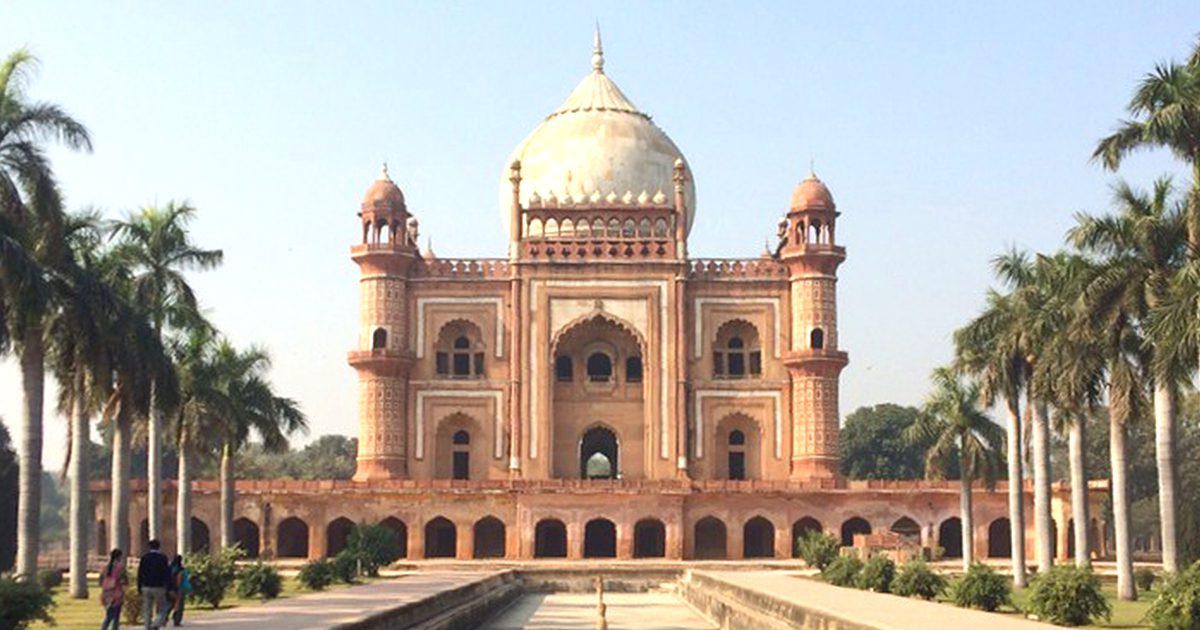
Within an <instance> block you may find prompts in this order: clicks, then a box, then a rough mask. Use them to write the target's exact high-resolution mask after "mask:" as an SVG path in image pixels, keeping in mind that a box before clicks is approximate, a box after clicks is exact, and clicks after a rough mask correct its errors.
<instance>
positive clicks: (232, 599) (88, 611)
mask: <svg viewBox="0 0 1200 630" xmlns="http://www.w3.org/2000/svg"><path fill="white" fill-rule="evenodd" d="M367 581H370V578H364V582H367ZM344 586H347V585H346V584H333V585H330V587H329V590H333V589H337V588H341V587H344ZM312 592H313V591H310V590H307V589H305V588H304V587H302V586H300V582H299V581H298V580H297V579H296V578H295V577H293V576H284V578H283V591H282V592H281V593H280V594H279V598H280V599H283V598H286V597H295V596H297V595H304V594H307V593H312ZM88 595H89V597H88V599H72V598H71V597H70V596H69V595H68V594H67V588H66V585H65V584H64V585H63V586H61V587H59V588H57V589H55V592H54V609H53V610H51V611H50V614H51V615H52V616H53V617H54V621H55V625H53V626H49V625H46V624H44V623H35V624H33V625H31V626H29V629H30V630H94V629H95V628H98V627H100V622H101V621H103V620H104V609H103V608H102V607H101V606H100V589H98V588H96V586H95V584H91V585H90V587H89V589H88ZM260 603H262V600H259V599H243V598H240V597H238V596H237V589H236V587H235V588H231V589H229V595H228V597H226V598H225V601H223V602H221V608H220V610H226V609H228V608H234V607H237V606H254V605H257V604H260ZM212 611H213V609H212V608H209V607H208V605H206V604H193V603H192V602H188V608H187V610H186V612H185V613H184V618H183V622H184V626H186V625H187V620H188V618H189V617H193V616H203V615H206V614H208V613H211V612H212ZM121 627H123V628H124V627H133V626H130V624H128V623H127V622H126V621H125V617H124V616H122V617H121ZM136 627H139V628H140V627H141V625H140V624H138V625H137V626H136Z"/></svg>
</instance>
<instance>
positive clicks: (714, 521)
mask: <svg viewBox="0 0 1200 630" xmlns="http://www.w3.org/2000/svg"><path fill="white" fill-rule="evenodd" d="M692 531H693V533H694V534H695V535H694V536H693V539H694V545H693V548H694V549H695V552H694V553H693V555H694V556H695V557H696V559H697V560H724V559H725V558H727V557H728V549H727V547H726V543H725V538H726V534H725V523H724V522H723V521H721V519H719V518H717V517H715V516H706V517H704V518H702V519H700V520H698V521H696V525H695V526H694V527H693V528H692Z"/></svg>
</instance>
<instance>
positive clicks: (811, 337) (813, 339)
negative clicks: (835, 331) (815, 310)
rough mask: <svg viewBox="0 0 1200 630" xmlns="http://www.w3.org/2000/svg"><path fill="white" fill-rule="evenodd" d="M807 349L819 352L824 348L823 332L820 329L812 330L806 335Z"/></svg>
mask: <svg viewBox="0 0 1200 630" xmlns="http://www.w3.org/2000/svg"><path fill="white" fill-rule="evenodd" d="M808 347H810V348H812V349H813V350H821V349H823V348H824V347H825V331H824V330H822V329H820V328H814V329H812V332H810V333H808Z"/></svg>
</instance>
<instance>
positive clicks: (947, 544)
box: [937, 516, 963, 558]
mask: <svg viewBox="0 0 1200 630" xmlns="http://www.w3.org/2000/svg"><path fill="white" fill-rule="evenodd" d="M937 544H938V546H939V547H941V548H942V557H943V558H961V557H963V539H962V520H960V519H959V518H958V517H957V516H951V517H950V518H948V519H946V520H944V521H942V524H941V525H938V543H937Z"/></svg>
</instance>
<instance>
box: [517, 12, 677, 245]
mask: <svg viewBox="0 0 1200 630" xmlns="http://www.w3.org/2000/svg"><path fill="white" fill-rule="evenodd" d="M677 159H682V160H684V164H685V166H686V164H687V160H686V158H684V157H683V154H682V153H681V152H680V151H679V147H677V146H675V143H674V142H672V141H671V139H670V138H668V137H667V134H665V133H663V130H662V129H659V128H658V126H657V125H655V124H654V123H653V122H652V121H651V120H650V116H648V115H646V114H644V113H642V112H641V111H639V110H638V108H637V107H636V106H634V104H633V103H632V102H630V100H629V99H628V98H627V97H626V96H625V94H623V93H622V92H621V90H620V88H618V87H617V86H616V84H615V83H613V82H612V80H611V79H609V78H608V76H607V75H605V74H604V54H603V51H602V49H601V47H600V35H599V32H597V34H596V43H595V49H594V51H593V53H592V71H591V73H590V74H588V75H587V76H586V77H584V79H583V80H582V81H580V82H579V85H577V86H575V89H574V90H572V91H571V94H570V95H569V96H568V97H567V100H566V101H565V102H563V104H562V105H560V106H559V107H558V109H556V110H554V111H553V112H551V113H550V115H549V116H546V118H545V119H544V120H543V121H542V123H541V124H540V125H538V126H537V127H536V128H535V129H534V130H533V131H532V132H531V133H530V134H529V135H528V136H526V138H525V139H524V140H522V141H521V143H520V144H519V145H517V148H516V150H514V151H513V152H512V155H510V156H509V158H508V160H506V161H505V163H504V169H503V172H502V174H501V177H500V216H501V217H502V218H503V220H504V228H505V231H506V232H507V231H508V229H509V225H508V224H509V221H510V212H511V203H512V184H511V183H510V182H509V180H508V177H509V171H508V167H509V165H510V164H512V162H513V160H520V161H521V204H522V205H528V203H529V198H530V197H531V196H535V194H536V196H537V197H541V198H543V199H545V198H549V197H552V196H553V197H557V198H559V199H561V198H563V197H572V198H574V199H585V200H586V199H591V198H597V199H607V198H609V197H610V195H615V196H616V198H625V197H627V195H626V193H629V195H628V197H631V198H635V199H636V198H638V197H640V196H642V195H643V193H644V194H645V195H646V196H647V197H649V198H653V197H655V196H656V195H657V194H658V193H659V192H661V193H663V194H664V195H666V197H667V199H673V196H674V192H673V191H674V183H673V182H672V179H671V177H672V173H673V168H674V165H675V160H677ZM597 193H599V194H598V196H597V195H596V194H597ZM683 194H684V204H685V205H686V206H687V227H688V230H689V231H690V230H691V227H692V219H693V216H694V215H695V208H696V188H695V185H694V183H693V182H692V178H691V169H690V168H688V179H687V182H686V183H685V185H684V192H683Z"/></svg>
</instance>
